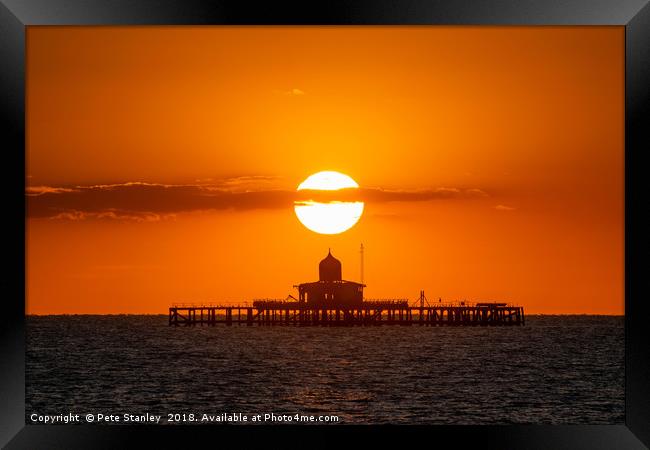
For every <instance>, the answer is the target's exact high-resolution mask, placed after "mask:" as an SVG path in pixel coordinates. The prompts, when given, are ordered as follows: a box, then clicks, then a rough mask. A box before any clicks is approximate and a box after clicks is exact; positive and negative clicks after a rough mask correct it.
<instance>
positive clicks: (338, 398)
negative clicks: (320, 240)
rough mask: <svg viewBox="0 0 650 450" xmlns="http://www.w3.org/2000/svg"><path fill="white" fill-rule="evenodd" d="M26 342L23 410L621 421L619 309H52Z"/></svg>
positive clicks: (346, 419) (348, 419) (427, 420)
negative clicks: (192, 323) (325, 319)
mask: <svg viewBox="0 0 650 450" xmlns="http://www.w3.org/2000/svg"><path fill="white" fill-rule="evenodd" d="M27 348H28V352H27V373H26V377H27V380H26V381H27V393H26V402H27V405H26V410H27V417H29V416H30V414H31V413H38V414H66V413H69V412H72V413H78V414H84V415H85V414H86V413H97V412H102V413H104V414H120V415H121V414H124V413H130V414H145V413H150V414H156V415H163V416H164V417H165V418H166V415H167V414H168V413H179V414H183V413H186V414H189V413H195V414H203V413H207V414H214V415H218V414H221V413H243V414H249V415H253V414H265V413H274V414H277V415H281V414H296V413H298V414H319V415H320V414H333V415H338V416H339V421H340V422H342V423H353V424H356V423H372V424H374V423H407V424H416V423H417V424H447V423H455V424H502V423H552V424H577V423H581V424H585V423H589V424H621V423H623V421H624V361H623V355H624V329H623V318H622V317H604V316H529V317H527V318H526V326H525V327H503V328H496V327H495V328H469V327H468V328H463V327H461V328H452V327H444V328H426V327H422V328H420V327H415V326H414V327H376V328H375V327H368V328H316V327H314V328H288V327H269V328H262V327H260V328H257V327H250V328H249V327H244V326H242V327H237V326H233V327H231V328H226V327H214V328H208V327H196V328H170V327H168V326H167V318H166V317H165V316H47V317H28V319H27ZM163 421H164V419H163ZM28 422H29V420H28ZM161 422H162V421H161Z"/></svg>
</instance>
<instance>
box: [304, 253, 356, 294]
mask: <svg viewBox="0 0 650 450" xmlns="http://www.w3.org/2000/svg"><path fill="white" fill-rule="evenodd" d="M294 287H297V288H298V302H299V303H303V304H306V305H308V306H313V307H328V306H330V307H353V306H361V304H362V303H363V288H364V287H365V285H364V284H361V283H356V282H354V281H346V280H344V279H343V276H342V270H341V261H339V260H338V259H336V258H335V257H334V256H332V252H331V251H330V252H328V253H327V256H326V257H325V259H323V260H322V261H321V262H320V264H318V281H314V282H311V283H302V284H299V285H297V286H294Z"/></svg>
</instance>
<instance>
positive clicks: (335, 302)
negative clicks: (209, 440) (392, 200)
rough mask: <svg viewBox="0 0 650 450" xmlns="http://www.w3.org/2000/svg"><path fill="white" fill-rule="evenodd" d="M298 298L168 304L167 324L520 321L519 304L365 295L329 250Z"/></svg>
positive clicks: (499, 323) (301, 286) (502, 323)
mask: <svg viewBox="0 0 650 450" xmlns="http://www.w3.org/2000/svg"><path fill="white" fill-rule="evenodd" d="M294 287H296V288H298V293H299V296H298V299H296V298H295V297H293V296H292V295H290V296H288V297H287V298H286V299H284V300H281V299H263V300H262V299H261V300H254V301H253V305H252V306H248V305H246V306H227V305H219V304H212V305H206V304H201V305H186V304H177V305H172V306H171V307H170V308H169V325H170V326H181V325H182V326H195V325H201V326H203V325H207V326H215V325H218V324H224V325H227V326H232V325H234V324H237V325H248V326H253V325H259V326H274V325H285V326H376V325H405V326H410V325H420V326H431V327H433V326H509V325H524V324H525V316H524V308H523V307H522V306H516V305H509V304H507V303H497V302H479V303H476V304H473V305H472V304H467V303H466V302H465V301H462V302H460V303H459V304H443V303H442V299H439V300H438V305H436V306H432V305H430V304H429V302H428V301H427V298H426V296H425V295H424V291H420V297H419V299H418V301H417V302H416V303H414V304H413V305H412V306H409V302H408V301H407V300H405V299H385V300H365V301H364V298H363V288H364V287H366V285H365V284H363V283H356V282H354V281H346V280H344V279H343V271H342V270H341V261H339V260H338V259H336V258H335V257H334V256H332V252H331V251H330V252H328V254H327V256H326V257H325V259H323V260H322V261H321V262H320V264H319V265H318V281H314V282H311V283H302V284H298V285H296V286H294Z"/></svg>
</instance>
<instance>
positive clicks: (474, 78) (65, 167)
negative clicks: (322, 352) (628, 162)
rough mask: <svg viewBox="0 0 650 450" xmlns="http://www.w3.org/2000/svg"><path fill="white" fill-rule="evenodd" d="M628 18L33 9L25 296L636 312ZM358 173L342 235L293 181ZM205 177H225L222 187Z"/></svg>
mask: <svg viewBox="0 0 650 450" xmlns="http://www.w3.org/2000/svg"><path fill="white" fill-rule="evenodd" d="M623 50H624V29H623V27H528V28H525V27H524V28H520V27H367V28H364V27H340V28H337V27H29V28H28V32H27V179H26V185H27V188H28V190H27V193H28V206H29V212H28V222H27V313H28V314H60V313H63V314H74V313H79V314H81V313H161V314H164V313H166V311H167V307H168V306H169V304H170V303H172V302H174V301H192V302H198V301H204V300H210V301H215V302H216V301H219V302H224V303H242V302H244V301H250V300H251V299H253V298H260V297H273V298H284V297H286V296H287V295H288V294H294V295H295V294H296V290H295V289H293V288H292V286H293V285H294V284H297V283H299V282H305V281H312V280H314V279H316V278H317V276H318V272H317V264H318V261H319V260H320V259H321V258H323V257H324V256H325V255H326V254H327V248H328V247H331V248H332V252H333V254H334V255H335V256H337V257H338V258H339V259H340V260H341V261H342V263H343V276H344V278H346V279H350V280H358V278H359V253H358V249H359V244H360V243H361V242H363V243H364V246H365V248H366V260H365V280H364V281H365V282H366V284H367V285H368V287H367V288H366V297H368V298H388V297H399V298H409V299H411V300H413V299H415V298H416V297H417V296H418V294H419V291H420V290H421V289H424V290H425V291H426V293H427V296H428V297H429V299H430V300H437V299H438V297H442V298H443V299H445V300H462V299H467V300H470V301H473V300H503V301H508V302H514V303H518V304H522V305H524V306H525V307H526V312H527V313H529V314H535V313H550V314H553V313H560V314H561V313H587V314H589V313H594V314H623V312H624V309H623V303H624V301H623V293H624V288H623V279H624V272H623V242H624V241H623V238H624V211H623V198H624V197H623V196H624V188H623V181H624V165H623V163H624V154H623V148H624V147H623V142H624V141H623V139H624V128H623V125H624V97H623V92H624V91H623V89H624V78H623V76H624V53H623ZM321 170H337V171H340V172H343V173H346V174H348V175H350V176H351V177H352V178H354V179H355V180H356V181H357V182H358V183H359V185H360V186H361V187H362V189H363V196H364V198H365V200H366V207H365V212H364V215H363V216H362V218H361V220H360V221H359V223H358V224H357V225H355V227H353V228H352V229H351V230H349V231H347V232H344V233H342V234H340V235H335V236H326V235H319V234H316V233H313V232H311V231H309V230H307V229H306V228H305V227H304V226H303V225H302V224H300V222H299V221H298V220H297V218H296V217H295V214H294V212H293V206H292V201H291V195H292V191H293V190H294V189H295V188H296V186H297V185H298V184H299V183H300V182H301V181H302V180H304V179H305V178H306V177H307V176H308V175H310V174H312V173H314V172H318V171H321ZM208 194H209V195H208Z"/></svg>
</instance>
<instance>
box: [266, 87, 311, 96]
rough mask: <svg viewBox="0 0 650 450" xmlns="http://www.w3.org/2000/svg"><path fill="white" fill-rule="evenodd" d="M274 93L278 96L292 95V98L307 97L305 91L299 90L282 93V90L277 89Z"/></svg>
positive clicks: (294, 89)
mask: <svg viewBox="0 0 650 450" xmlns="http://www.w3.org/2000/svg"><path fill="white" fill-rule="evenodd" d="M273 92H275V93H276V94H282V95H291V96H297V95H306V92H305V91H303V90H301V89H298V88H292V89H289V90H288V91H282V90H278V89H276V90H275V91H273Z"/></svg>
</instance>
